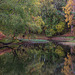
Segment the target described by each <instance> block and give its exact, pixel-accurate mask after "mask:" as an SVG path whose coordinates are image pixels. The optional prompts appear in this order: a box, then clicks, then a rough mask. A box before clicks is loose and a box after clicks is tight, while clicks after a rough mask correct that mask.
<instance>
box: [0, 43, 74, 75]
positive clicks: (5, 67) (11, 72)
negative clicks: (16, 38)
mask: <svg viewBox="0 0 75 75" xmlns="http://www.w3.org/2000/svg"><path fill="white" fill-rule="evenodd" d="M6 47H9V49H11V51H9V52H7V53H4V54H2V55H0V75H66V74H65V73H64V72H61V71H62V69H63V68H64V67H65V65H64V62H66V61H65V60H64V58H66V59H67V62H66V64H67V66H69V67H70V69H68V68H67V67H66V69H67V70H69V73H68V72H67V71H66V69H64V70H65V71H66V72H67V75H74V71H75V65H74V63H75V59H74V56H75V47H74V46H73V47H72V46H71V47H69V46H64V45H60V44H58V43H53V42H49V43H46V44H34V45H21V44H20V45H8V46H5V47H3V48H1V49H6ZM67 54H69V56H71V57H72V58H73V59H72V58H71V59H70V60H72V62H71V65H68V61H69V62H70V60H69V58H68V57H67Z"/></svg>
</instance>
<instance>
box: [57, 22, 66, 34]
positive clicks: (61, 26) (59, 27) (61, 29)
mask: <svg viewBox="0 0 75 75" xmlns="http://www.w3.org/2000/svg"><path fill="white" fill-rule="evenodd" d="M64 28H65V23H64V22H60V23H58V25H56V29H57V32H58V33H61V32H62V31H63V30H64Z"/></svg>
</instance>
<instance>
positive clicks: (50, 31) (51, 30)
mask: <svg viewBox="0 0 75 75" xmlns="http://www.w3.org/2000/svg"><path fill="white" fill-rule="evenodd" d="M45 33H46V36H48V37H51V36H53V35H54V34H55V33H56V32H55V30H53V29H50V28H49V29H46V30H45Z"/></svg>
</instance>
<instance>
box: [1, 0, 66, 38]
mask: <svg viewBox="0 0 75 75" xmlns="http://www.w3.org/2000/svg"><path fill="white" fill-rule="evenodd" d="M64 5H65V1H63V0H62V1H60V2H59V3H57V1H53V0H15V1H14V0H1V1H0V16H1V17H0V31H3V32H4V33H5V34H6V35H10V34H11V35H14V36H16V35H19V34H24V35H25V34H26V35H27V34H30V33H36V34H42V33H44V34H46V36H48V37H50V36H53V35H55V34H57V33H62V31H63V30H64V28H65V25H64V26H62V24H60V27H61V28H62V30H61V31H59V29H60V27H59V23H60V22H64V16H63V15H62V13H63V12H62V6H64ZM59 7H60V8H59ZM57 25H58V27H59V28H57Z"/></svg>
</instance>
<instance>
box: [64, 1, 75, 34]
mask: <svg viewBox="0 0 75 75" xmlns="http://www.w3.org/2000/svg"><path fill="white" fill-rule="evenodd" d="M63 10H64V12H65V17H66V19H65V21H66V22H68V27H69V26H71V33H72V32H73V25H74V24H75V22H74V21H75V19H74V15H75V14H74V13H75V0H68V2H67V5H66V6H65V7H63Z"/></svg>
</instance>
